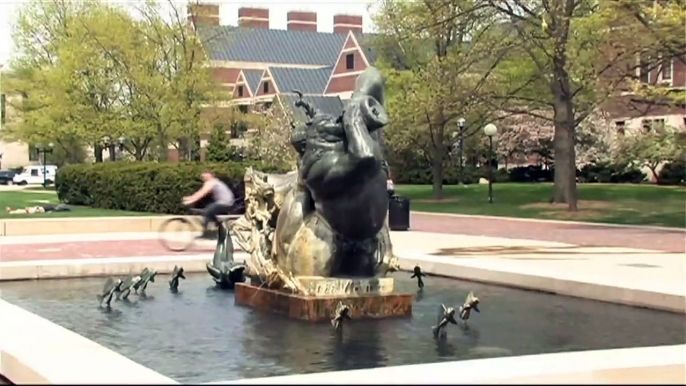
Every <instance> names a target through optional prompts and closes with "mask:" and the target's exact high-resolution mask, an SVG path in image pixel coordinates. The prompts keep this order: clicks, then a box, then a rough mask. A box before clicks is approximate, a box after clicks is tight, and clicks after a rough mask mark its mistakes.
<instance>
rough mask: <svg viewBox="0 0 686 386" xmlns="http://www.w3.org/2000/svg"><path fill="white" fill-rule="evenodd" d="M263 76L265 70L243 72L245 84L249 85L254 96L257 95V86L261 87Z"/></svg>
mask: <svg viewBox="0 0 686 386" xmlns="http://www.w3.org/2000/svg"><path fill="white" fill-rule="evenodd" d="M262 74H264V70H243V76H244V77H245V83H247V86H248V87H249V88H250V92H251V93H252V94H253V95H255V94H256V93H257V86H259V85H260V80H261V79H262Z"/></svg>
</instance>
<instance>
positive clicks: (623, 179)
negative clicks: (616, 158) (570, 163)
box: [577, 163, 646, 184]
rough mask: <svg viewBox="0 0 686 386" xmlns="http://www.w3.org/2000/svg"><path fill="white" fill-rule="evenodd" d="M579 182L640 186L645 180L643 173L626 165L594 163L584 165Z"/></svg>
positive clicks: (579, 175)
mask: <svg viewBox="0 0 686 386" xmlns="http://www.w3.org/2000/svg"><path fill="white" fill-rule="evenodd" d="M577 175H578V177H579V182H585V183H593V182H602V183H615V184H617V183H631V184H640V183H641V182H642V181H643V180H644V179H645V178H646V175H645V173H643V172H641V171H640V170H639V169H636V168H632V167H630V166H628V165H622V164H611V163H596V164H588V165H584V167H582V168H581V170H580V171H579V173H577Z"/></svg>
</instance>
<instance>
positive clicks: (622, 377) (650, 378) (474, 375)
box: [207, 345, 686, 385]
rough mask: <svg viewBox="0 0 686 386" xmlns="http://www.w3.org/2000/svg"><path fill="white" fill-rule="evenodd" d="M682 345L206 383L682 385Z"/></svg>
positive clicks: (685, 363) (685, 349) (685, 366)
mask: <svg viewBox="0 0 686 386" xmlns="http://www.w3.org/2000/svg"><path fill="white" fill-rule="evenodd" d="M685 358H686V345H675V346H657V347H644V348H627V349H612V350H594V351H576V352H569V353H555V354H540V355H525V356H515V357H503V358H491V359H475V360H466V361H454V362H441V363H429V364H420V365H407V366H391V367H379V368H373V369H362V370H348V371H333V372H325V373H314V374H300V375H288V376H279V377H265V378H251V379H242V380H237V381H217V382H211V383H207V384H213V385H221V384H227V385H230V384H265V385H266V384H282V385H284V384H347V385H352V384H395V383H398V384H460V383H464V384H468V383H479V384H495V383H499V384H503V383H505V384H513V383H517V384H526V383H538V384H542V383H549V384H550V383H558V384H560V383H561V384H579V383H585V384H593V383H595V384H628V383H643V384H648V383H653V384H684V383H686V359H685Z"/></svg>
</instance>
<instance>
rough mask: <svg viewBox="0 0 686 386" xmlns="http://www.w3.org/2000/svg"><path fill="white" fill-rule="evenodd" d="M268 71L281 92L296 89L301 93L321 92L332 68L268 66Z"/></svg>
mask: <svg viewBox="0 0 686 386" xmlns="http://www.w3.org/2000/svg"><path fill="white" fill-rule="evenodd" d="M269 71H270V72H271V74H272V76H273V77H274V82H275V83H276V87H277V88H278V89H279V90H280V91H281V92H291V91H293V90H298V91H300V92H302V93H303V94H323V93H324V89H325V87H326V83H327V82H328V80H329V76H330V75H331V71H333V68H332V67H325V68H318V69H309V68H292V67H291V68H287V67H269Z"/></svg>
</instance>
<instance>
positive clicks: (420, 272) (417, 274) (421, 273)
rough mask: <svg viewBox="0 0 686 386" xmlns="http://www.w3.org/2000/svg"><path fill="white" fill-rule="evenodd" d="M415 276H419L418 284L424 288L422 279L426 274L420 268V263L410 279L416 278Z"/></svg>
mask: <svg viewBox="0 0 686 386" xmlns="http://www.w3.org/2000/svg"><path fill="white" fill-rule="evenodd" d="M415 277H416V278H417V285H418V286H419V288H420V289H422V288H424V280H422V277H426V274H425V273H424V272H422V269H421V268H419V266H418V265H416V266H415V267H414V273H413V274H412V276H410V279H414V278H415Z"/></svg>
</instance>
